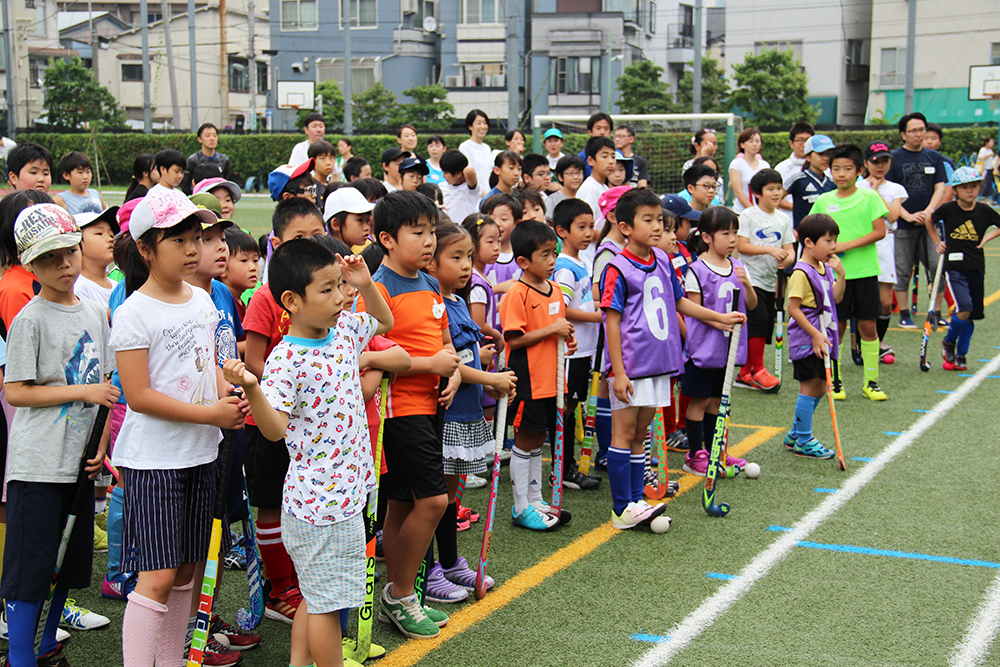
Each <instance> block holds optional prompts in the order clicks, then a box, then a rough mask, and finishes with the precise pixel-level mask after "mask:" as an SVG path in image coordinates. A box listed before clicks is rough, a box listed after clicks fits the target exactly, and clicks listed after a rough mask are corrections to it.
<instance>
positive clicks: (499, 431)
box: [475, 352, 508, 600]
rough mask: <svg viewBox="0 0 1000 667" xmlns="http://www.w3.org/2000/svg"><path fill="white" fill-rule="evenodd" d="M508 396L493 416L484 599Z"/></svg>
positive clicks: (482, 556)
mask: <svg viewBox="0 0 1000 667" xmlns="http://www.w3.org/2000/svg"><path fill="white" fill-rule="evenodd" d="M503 370H504V369H503V353H502V352H501V353H500V357H499V358H498V360H497V373H502V372H503ZM507 398H508V397H506V396H504V397H502V398H500V400H498V401H497V409H496V412H495V413H494V417H493V427H494V430H495V432H496V435H495V437H494V446H493V478H492V479H491V480H490V499H489V501H488V502H487V503H486V528H485V530H483V546H482V547H481V548H480V550H479V567H477V568H476V588H475V593H476V599H477V600H482V599H483V597H484V596H485V595H486V564H487V563H488V562H489V558H490V545H491V544H492V543H493V519H494V518H495V517H496V513H497V493H498V492H499V489H500V455H501V454H502V453H503V442H504V437H505V436H506V435H507Z"/></svg>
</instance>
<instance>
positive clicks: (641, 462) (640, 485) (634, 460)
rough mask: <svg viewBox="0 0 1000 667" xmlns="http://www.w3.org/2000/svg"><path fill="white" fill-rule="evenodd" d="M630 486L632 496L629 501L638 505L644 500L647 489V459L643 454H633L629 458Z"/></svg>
mask: <svg viewBox="0 0 1000 667" xmlns="http://www.w3.org/2000/svg"><path fill="white" fill-rule="evenodd" d="M629 469H630V472H629V474H630V476H631V478H630V480H629V482H630V484H631V487H632V495H631V497H630V498H629V500H630V501H631V502H633V503H637V502H639V501H640V500H642V492H643V489H644V488H645V479H644V477H645V473H646V457H645V456H643V455H642V454H632V455H631V456H629Z"/></svg>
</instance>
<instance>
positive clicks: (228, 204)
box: [194, 176, 243, 220]
mask: <svg viewBox="0 0 1000 667" xmlns="http://www.w3.org/2000/svg"><path fill="white" fill-rule="evenodd" d="M202 192H207V193H209V194H210V195H213V196H214V197H215V198H216V199H218V200H219V204H220V205H221V206H222V217H223V218H225V219H227V220H230V219H232V217H233V213H234V212H235V211H236V203H237V202H238V201H239V200H240V199H241V198H242V197H243V191H242V190H240V186H238V185H236V184H235V183H233V182H232V181H227V180H226V179H224V178H221V177H219V176H216V177H215V178H206V179H204V180H201V181H198V182H197V183H195V186H194V194H196V195H197V194H201V193H202Z"/></svg>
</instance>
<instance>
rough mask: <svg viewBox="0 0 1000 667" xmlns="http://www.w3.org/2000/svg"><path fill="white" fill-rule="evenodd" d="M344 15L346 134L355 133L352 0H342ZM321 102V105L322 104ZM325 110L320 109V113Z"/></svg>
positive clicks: (342, 13)
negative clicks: (352, 87) (352, 86)
mask: <svg viewBox="0 0 1000 667" xmlns="http://www.w3.org/2000/svg"><path fill="white" fill-rule="evenodd" d="M341 5H342V6H343V8H344V9H343V11H342V12H341V15H342V16H343V17H344V134H346V135H348V136H350V135H351V134H354V103H353V102H352V100H351V98H352V93H353V90H352V89H351V85H352V84H353V83H354V82H353V79H354V72H353V71H351V70H352V68H351V65H352V64H353V58H354V57H353V56H352V55H351V0H341ZM322 104H323V103H322V102H320V106H322ZM322 112H323V110H322V109H320V113H322Z"/></svg>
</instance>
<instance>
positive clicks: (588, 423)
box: [578, 327, 604, 475]
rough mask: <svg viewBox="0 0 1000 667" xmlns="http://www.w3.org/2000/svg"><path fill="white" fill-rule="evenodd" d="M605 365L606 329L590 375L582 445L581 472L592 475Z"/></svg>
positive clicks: (600, 336) (599, 337)
mask: <svg viewBox="0 0 1000 667" xmlns="http://www.w3.org/2000/svg"><path fill="white" fill-rule="evenodd" d="M603 365H604V327H601V328H600V330H599V331H598V332H597V352H596V354H594V368H593V371H591V373H590V392H589V393H588V394H587V418H586V419H585V420H584V422H583V444H582V445H580V465H579V466H578V467H579V470H580V472H581V473H582V474H584V475H589V474H590V465H591V463H592V462H593V459H594V438H595V436H596V433H597V391H598V388H599V387H600V386H601V366H603Z"/></svg>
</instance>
